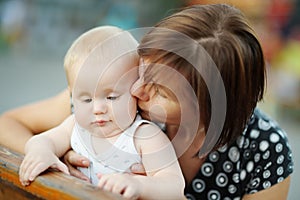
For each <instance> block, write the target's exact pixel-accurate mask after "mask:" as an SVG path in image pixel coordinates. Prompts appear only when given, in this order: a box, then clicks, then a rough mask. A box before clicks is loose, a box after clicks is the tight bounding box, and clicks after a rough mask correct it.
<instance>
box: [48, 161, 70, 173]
mask: <svg viewBox="0 0 300 200" xmlns="http://www.w3.org/2000/svg"><path fill="white" fill-rule="evenodd" d="M51 168H53V169H58V170H59V171H61V172H63V173H65V174H68V175H70V172H69V169H68V167H67V166H66V165H65V164H64V163H63V162H61V161H60V160H58V161H57V163H54V164H53V165H51Z"/></svg>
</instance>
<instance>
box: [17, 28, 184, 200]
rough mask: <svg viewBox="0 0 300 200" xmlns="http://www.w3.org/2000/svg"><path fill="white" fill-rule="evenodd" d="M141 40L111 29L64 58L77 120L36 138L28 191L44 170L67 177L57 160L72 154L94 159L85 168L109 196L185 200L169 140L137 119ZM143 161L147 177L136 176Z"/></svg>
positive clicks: (85, 39) (26, 175) (97, 31)
mask: <svg viewBox="0 0 300 200" xmlns="http://www.w3.org/2000/svg"><path fill="white" fill-rule="evenodd" d="M137 45H138V44H137V42H136V40H135V39H134V38H133V37H132V36H131V35H130V34H129V33H128V32H126V31H122V30H120V29H119V28H116V27H111V26H103V27H98V28H94V29H92V30H90V31H88V32H86V33H84V34H83V35H81V36H80V37H79V38H78V39H77V40H76V41H75V42H74V43H73V45H72V46H71V48H70V49H69V51H68V53H67V55H66V57H65V68H66V74H67V79H68V84H69V88H70V90H71V91H72V102H73V105H74V114H73V115H72V116H70V117H69V118H67V119H66V120H65V121H64V122H63V123H62V124H61V125H59V126H58V127H55V128H53V129H51V130H49V131H46V132H44V133H42V134H39V135H36V136H34V137H32V138H31V139H30V140H29V141H28V142H27V144H26V147H25V153H26V155H25V158H24V160H23V162H22V164H21V167H20V172H19V174H20V181H21V183H22V184H23V185H25V186H26V185H29V184H30V182H31V181H33V180H34V179H35V178H36V176H38V175H39V174H40V173H42V172H43V171H45V170H46V169H48V168H49V167H50V168H56V169H58V170H60V171H62V172H64V173H66V174H69V172H68V169H67V167H66V165H65V164H64V163H62V162H61V161H60V160H59V157H60V156H62V155H64V154H65V153H66V152H67V151H68V150H69V149H71V148H73V149H74V150H75V151H76V152H77V153H80V154H82V155H83V156H85V157H87V158H88V159H89V160H90V163H91V165H90V167H89V168H86V169H85V168H82V169H80V170H81V171H82V172H83V173H84V174H85V175H86V176H88V177H89V178H90V180H91V182H92V183H93V184H95V185H98V186H99V187H100V188H102V189H104V190H108V191H111V192H114V193H118V194H121V195H123V196H124V197H125V198H129V199H137V198H140V199H184V191H183V190H184V185H185V183H184V178H183V175H182V172H181V169H180V166H179V163H178V161H177V157H176V153H175V151H174V149H173V146H172V144H171V142H170V141H169V140H168V138H167V136H166V135H165V134H164V133H163V132H162V131H161V130H160V129H159V128H158V127H157V126H155V125H154V124H153V123H151V122H149V121H146V120H143V119H141V117H140V116H139V115H138V114H137V104H136V99H135V98H134V97H133V96H132V95H131V93H130V89H131V86H132V84H133V83H134V82H135V81H136V80H137V79H138V55H137V53H136V47H137ZM134 163H142V164H143V166H144V167H145V169H146V172H147V176H142V175H131V174H129V173H124V172H129V168H130V166H131V165H132V164H134Z"/></svg>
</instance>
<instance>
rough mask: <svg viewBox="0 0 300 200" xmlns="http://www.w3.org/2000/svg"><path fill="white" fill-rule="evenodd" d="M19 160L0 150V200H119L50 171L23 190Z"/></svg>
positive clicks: (4, 149)
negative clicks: (20, 180) (19, 172)
mask: <svg viewBox="0 0 300 200" xmlns="http://www.w3.org/2000/svg"><path fill="white" fill-rule="evenodd" d="M22 158H23V156H22V155H20V154H18V153H16V152H14V151H12V150H10V149H8V148H5V147H3V146H0V199H3V200H6V199H7V200H10V199H12V200H18V199H22V200H23V199H30V200H32V199H54V200H57V199H59V200H64V199H65V200H67V199H68V200H69V199H84V200H87V199H101V200H102V199H103V200H116V199H122V197H121V196H120V195H115V194H112V193H109V192H106V191H102V190H100V189H99V188H96V187H95V186H92V185H91V184H88V183H85V182H84V181H81V180H79V179H77V178H75V177H71V176H68V175H65V174H63V173H61V172H57V171H51V170H48V171H47V172H45V173H43V174H42V175H40V176H38V177H37V178H36V179H35V181H34V182H32V183H31V184H30V185H29V186H27V187H24V186H22V185H21V184H20V182H19V175H18V171H19V166H20V164H21V161H22Z"/></svg>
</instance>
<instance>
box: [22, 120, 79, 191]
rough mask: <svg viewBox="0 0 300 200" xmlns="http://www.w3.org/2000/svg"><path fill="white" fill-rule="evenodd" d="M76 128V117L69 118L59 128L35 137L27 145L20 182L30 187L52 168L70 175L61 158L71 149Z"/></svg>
mask: <svg viewBox="0 0 300 200" xmlns="http://www.w3.org/2000/svg"><path fill="white" fill-rule="evenodd" d="M73 126H74V117H73V116H70V117H68V118H67V119H66V120H65V121H64V122H63V123H62V124H60V125H59V126H57V127H55V128H53V129H50V130H48V131H46V132H44V133H41V134H39V135H36V136H33V137H32V138H31V139H30V140H29V141H28V142H27V143H26V145H25V157H24V160H23V161H22V163H21V166H20V171H19V175H20V181H21V183H22V184H23V185H25V186H26V185H29V184H30V182H31V181H33V180H34V179H35V178H36V176H38V175H39V174H40V173H42V172H43V171H45V170H46V169H48V168H49V167H51V168H56V169H58V170H60V171H62V172H64V173H66V174H69V171H68V168H67V167H66V165H65V164H63V163H62V162H61V161H60V160H59V157H60V156H62V155H63V154H64V153H65V152H66V151H67V150H69V149H70V148H71V147H70V138H71V133H72V128H73Z"/></svg>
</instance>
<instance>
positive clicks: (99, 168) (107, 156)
mask: <svg viewBox="0 0 300 200" xmlns="http://www.w3.org/2000/svg"><path fill="white" fill-rule="evenodd" d="M143 123H148V124H149V123H150V124H152V122H150V121H147V120H143V119H142V118H141V116H140V115H137V116H136V119H135V121H134V122H133V123H132V125H131V126H130V127H129V128H128V129H126V130H125V131H124V132H123V133H121V134H120V136H119V137H118V139H117V140H116V142H115V143H114V144H113V145H112V147H111V148H110V149H108V150H106V151H105V152H103V153H101V154H96V153H95V151H94V150H93V146H92V141H91V139H92V138H91V137H92V135H91V133H89V132H88V131H87V130H85V129H83V128H81V127H80V126H79V125H78V124H76V125H75V126H74V128H73V132H72V136H71V146H72V148H73V150H74V151H75V152H77V153H78V154H80V155H82V156H85V157H86V158H88V159H89V160H90V166H89V168H78V169H79V170H80V171H81V172H82V173H83V174H84V175H86V176H87V177H88V178H90V180H91V182H92V183H93V184H94V185H97V184H98V177H97V174H98V173H100V174H108V173H116V172H118V173H122V172H129V171H130V169H129V168H130V167H131V165H132V164H134V163H141V156H140V155H139V153H138V151H137V150H136V148H135V144H134V134H135V132H136V130H137V128H138V127H139V126H140V125H141V124H143ZM83 137H84V138H83Z"/></svg>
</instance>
